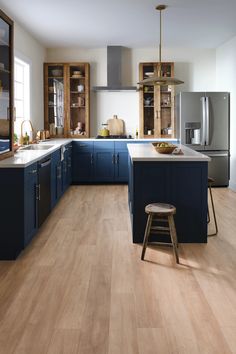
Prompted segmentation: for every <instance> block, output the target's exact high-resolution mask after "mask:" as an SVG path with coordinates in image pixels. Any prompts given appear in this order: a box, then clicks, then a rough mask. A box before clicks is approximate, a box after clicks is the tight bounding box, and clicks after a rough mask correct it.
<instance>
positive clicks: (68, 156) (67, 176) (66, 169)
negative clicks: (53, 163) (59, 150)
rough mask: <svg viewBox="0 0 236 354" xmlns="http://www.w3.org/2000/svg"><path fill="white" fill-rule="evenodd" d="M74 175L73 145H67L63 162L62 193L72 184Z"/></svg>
mask: <svg viewBox="0 0 236 354" xmlns="http://www.w3.org/2000/svg"><path fill="white" fill-rule="evenodd" d="M71 173H72V144H71V143H70V144H67V145H66V146H65V147H64V158H63V161H62V192H65V190H66V189H67V188H68V187H69V185H70V184H71Z"/></svg>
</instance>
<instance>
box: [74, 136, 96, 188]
mask: <svg viewBox="0 0 236 354" xmlns="http://www.w3.org/2000/svg"><path fill="white" fill-rule="evenodd" d="M93 159H94V157H93V142H87V141H86V142H79V141H73V144H72V161H73V162H72V182H74V183H90V182H92V180H93Z"/></svg>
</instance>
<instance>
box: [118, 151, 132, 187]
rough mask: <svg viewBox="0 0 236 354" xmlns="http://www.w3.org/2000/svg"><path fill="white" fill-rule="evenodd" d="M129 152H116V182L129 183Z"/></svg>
mask: <svg viewBox="0 0 236 354" xmlns="http://www.w3.org/2000/svg"><path fill="white" fill-rule="evenodd" d="M128 176H129V174H128V151H118V152H117V151H116V152H115V181H117V182H128V179H129V178H128Z"/></svg>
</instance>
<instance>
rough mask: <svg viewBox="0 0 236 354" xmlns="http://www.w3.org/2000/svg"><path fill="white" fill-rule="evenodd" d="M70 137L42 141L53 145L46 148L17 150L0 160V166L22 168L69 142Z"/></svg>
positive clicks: (44, 143)
mask: <svg viewBox="0 0 236 354" xmlns="http://www.w3.org/2000/svg"><path fill="white" fill-rule="evenodd" d="M71 141H72V139H54V140H48V141H45V142H42V143H40V144H43V145H53V146H52V147H51V148H50V149H48V150H24V149H22V150H20V149H19V150H17V151H16V152H15V154H14V156H12V157H9V158H7V159H5V160H1V161H0V168H22V167H27V166H29V165H31V164H32V163H34V162H37V161H39V160H41V159H42V158H43V157H46V156H47V155H49V154H51V153H52V152H54V151H56V150H57V149H59V148H60V147H61V146H63V145H66V144H68V143H70V142H71Z"/></svg>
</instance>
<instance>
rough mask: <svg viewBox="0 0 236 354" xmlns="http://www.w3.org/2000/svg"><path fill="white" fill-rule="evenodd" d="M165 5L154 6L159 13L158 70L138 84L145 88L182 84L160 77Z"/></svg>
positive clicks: (169, 78) (171, 78)
mask: <svg viewBox="0 0 236 354" xmlns="http://www.w3.org/2000/svg"><path fill="white" fill-rule="evenodd" d="M166 7H167V6H166V5H158V6H156V10H158V11H159V12H160V42H159V68H158V73H157V75H155V74H154V75H153V76H150V77H149V78H147V79H144V80H142V81H140V82H138V84H139V85H145V86H155V85H159V86H166V85H180V84H183V83H184V82H183V81H181V80H179V79H176V78H174V77H166V76H161V72H162V71H161V68H162V63H161V35H162V33H161V12H162V11H163V10H165V9H166Z"/></svg>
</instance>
